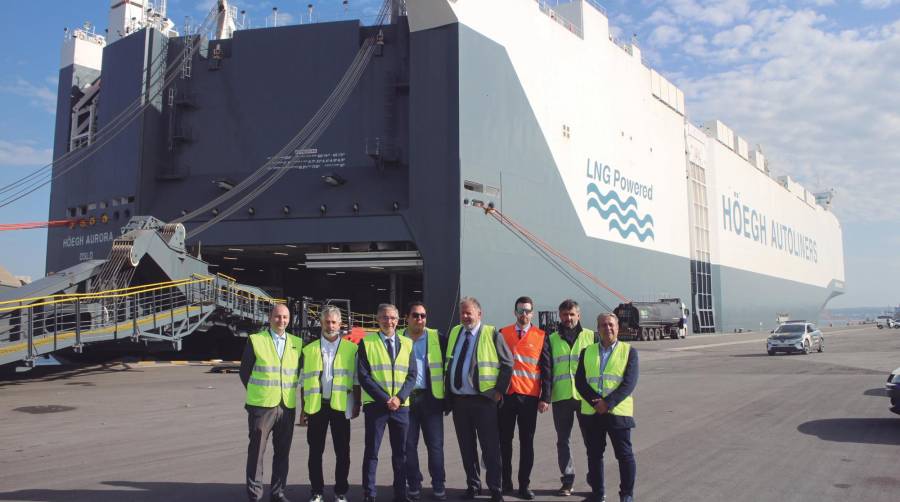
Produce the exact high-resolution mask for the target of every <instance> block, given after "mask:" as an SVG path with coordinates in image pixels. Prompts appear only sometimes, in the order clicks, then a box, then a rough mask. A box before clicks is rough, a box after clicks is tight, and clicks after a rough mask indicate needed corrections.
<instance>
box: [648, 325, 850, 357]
mask: <svg viewBox="0 0 900 502" xmlns="http://www.w3.org/2000/svg"><path fill="white" fill-rule="evenodd" d="M861 329H865V328H854V329H842V330H837V331H829V332H827V333H822V334H823V335H826V336H835V335H841V334H845V333H852V332H854V331H859V330H861ZM768 338H769V337H768V335H767V336H766V337H765V338H754V339H752V340H740V341H737V342H721V343H708V344H705V345H693V346H691V347H676V348H672V349H665V350H664V351H663V352H682V351H685V350H694V349H706V348H711V347H725V346H728V345H743V344H747V343H762V342H765V341H766V340H767V339H768Z"/></svg>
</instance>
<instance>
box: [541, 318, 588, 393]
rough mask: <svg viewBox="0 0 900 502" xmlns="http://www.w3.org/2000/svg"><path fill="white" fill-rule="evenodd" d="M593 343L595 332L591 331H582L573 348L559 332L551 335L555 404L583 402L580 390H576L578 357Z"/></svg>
mask: <svg viewBox="0 0 900 502" xmlns="http://www.w3.org/2000/svg"><path fill="white" fill-rule="evenodd" d="M592 343H594V332H593V331H591V330H589V329H582V330H581V333H579V334H578V337H576V338H575V343H574V344H572V346H571V347H569V344H568V343H567V342H566V341H565V340H563V338H562V336H560V334H559V333H558V332H554V333H553V334H552V335H550V354H551V357H552V358H553V391H552V392H551V394H550V401H551V402H554V403H555V402H557V401H562V400H564V399H577V400H579V401H580V400H581V396H580V395H579V394H578V390H576V389H575V370H576V369H578V357H579V356H580V355H581V351H582V350H584V349H585V348H587V346H588V345H590V344H592Z"/></svg>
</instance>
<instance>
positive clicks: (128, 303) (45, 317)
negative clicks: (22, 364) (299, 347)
mask: <svg viewBox="0 0 900 502" xmlns="http://www.w3.org/2000/svg"><path fill="white" fill-rule="evenodd" d="M259 291H260V294H257V293H255V292H252V291H249V290H247V289H246V288H244V287H242V286H241V285H240V284H237V283H236V282H235V281H234V280H233V279H231V278H225V277H220V276H215V277H210V276H197V275H195V276H193V277H191V278H189V279H182V280H177V281H167V282H159V283H153V284H143V285H138V286H131V287H127V288H118V289H113V290H108V291H101V292H97V293H72V294H55V295H48V296H44V297H38V298H25V299H18V300H11V301H6V302H2V304H0V364H4V363H6V362H12V361H15V360H25V361H31V360H33V359H34V358H35V357H37V356H38V355H41V354H46V353H49V352H53V351H55V350H58V349H61V348H66V347H73V346H74V347H75V348H76V349H80V347H82V346H83V345H84V344H85V343H88V342H93V341H103V340H113V339H123V338H128V337H130V338H132V339H133V340H135V341H137V340H139V339H142V338H143V339H152V340H161V341H171V342H177V343H180V339H181V338H183V337H184V336H186V335H188V334H190V333H191V332H193V331H194V330H196V329H197V327H199V325H200V324H201V323H202V322H203V321H205V320H206V318H207V317H208V316H209V315H210V314H211V313H212V312H213V311H214V310H216V309H219V308H222V309H224V310H225V311H227V312H228V313H229V315H230V316H231V317H232V318H238V319H244V320H249V321H251V322H253V323H257V324H259V323H264V322H266V321H267V319H268V316H269V312H270V311H271V309H272V306H273V305H275V304H276V303H278V300H277V299H274V298H271V297H269V296H265V295H264V292H262V291H261V290H259ZM26 302H29V303H26Z"/></svg>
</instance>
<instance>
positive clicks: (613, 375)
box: [581, 342, 634, 417]
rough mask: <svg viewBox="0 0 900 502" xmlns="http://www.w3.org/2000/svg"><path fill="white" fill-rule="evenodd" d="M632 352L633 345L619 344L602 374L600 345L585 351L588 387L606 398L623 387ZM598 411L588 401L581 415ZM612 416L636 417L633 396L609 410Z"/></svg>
mask: <svg viewBox="0 0 900 502" xmlns="http://www.w3.org/2000/svg"><path fill="white" fill-rule="evenodd" d="M630 352H631V345H629V344H627V343H625V342H618V343H617V344H616V347H615V348H614V349H613V351H612V354H610V355H609V358H607V360H606V367H605V368H603V372H602V373H601V372H600V362H601V358H600V344H599V343H595V344H593V345H591V346H590V347H588V348H586V349H584V376H585V378H587V382H588V385H590V386H591V388H592V389H594V390H595V391H596V392H597V393H598V394H600V395H601V396H602V397H606V396H608V395H609V393H610V392H612V391H614V390H616V389H617V388H618V387H619V385H622V378H623V377H624V376H625V366H627V365H628V354H629V353H630ZM595 413H597V410H595V409H594V407H593V406H591V403H589V402H587V401H586V400H582V401H581V414H582V415H593V414H595ZM609 413H610V414H611V415H619V416H622V417H633V416H634V399H633V398H632V397H631V396H628V397H626V398H625V399H623V400H622V402H621V403H619V404H617V405H616V406H615V408H613V409H611V410H609Z"/></svg>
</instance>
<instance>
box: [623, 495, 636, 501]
mask: <svg viewBox="0 0 900 502" xmlns="http://www.w3.org/2000/svg"><path fill="white" fill-rule="evenodd" d="M619 500H620V501H621V502H634V496H633V495H619Z"/></svg>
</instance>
